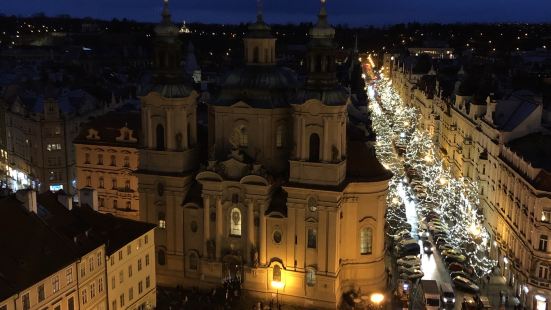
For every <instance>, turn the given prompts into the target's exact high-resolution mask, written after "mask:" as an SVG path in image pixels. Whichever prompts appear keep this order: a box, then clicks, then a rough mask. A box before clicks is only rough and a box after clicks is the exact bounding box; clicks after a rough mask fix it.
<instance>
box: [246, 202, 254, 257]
mask: <svg viewBox="0 0 551 310" xmlns="http://www.w3.org/2000/svg"><path fill="white" fill-rule="evenodd" d="M253 247H254V200H253V199H250V200H248V201H247V254H246V256H245V257H246V258H247V261H250V260H251V252H252V249H253Z"/></svg>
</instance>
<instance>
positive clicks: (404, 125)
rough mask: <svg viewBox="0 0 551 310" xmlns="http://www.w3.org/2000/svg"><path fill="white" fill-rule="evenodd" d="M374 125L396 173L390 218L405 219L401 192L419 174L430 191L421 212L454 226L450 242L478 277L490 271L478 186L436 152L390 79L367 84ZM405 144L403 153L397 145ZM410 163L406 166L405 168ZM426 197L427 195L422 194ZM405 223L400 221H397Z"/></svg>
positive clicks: (383, 157)
mask: <svg viewBox="0 0 551 310" xmlns="http://www.w3.org/2000/svg"><path fill="white" fill-rule="evenodd" d="M368 96H369V98H370V106H369V108H370V112H371V116H372V122H373V129H374V131H375V132H376V134H377V137H378V138H377V143H376V144H375V145H376V150H377V156H378V158H379V160H380V161H381V163H382V164H383V165H384V166H385V167H387V169H390V170H391V171H392V172H393V173H394V178H393V179H392V180H391V181H390V189H389V195H388V197H387V203H388V212H387V221H388V222H389V226H390V228H391V229H392V230H394V231H396V229H397V227H393V226H392V225H394V226H396V223H402V225H403V223H404V222H405V220H406V217H405V216H404V214H405V209H404V203H403V197H402V196H400V193H399V191H398V189H399V188H403V187H402V184H403V183H402V182H403V181H404V179H405V177H404V176H407V175H410V176H413V175H416V177H415V179H416V180H419V182H420V184H421V187H422V188H423V189H424V190H425V191H426V192H425V193H426V194H422V195H418V199H419V200H421V203H419V204H417V207H416V209H417V215H418V217H419V218H424V217H425V216H426V215H427V214H428V213H429V212H435V213H436V214H438V215H439V216H440V218H441V220H442V222H444V223H446V224H447V226H448V227H449V230H448V236H449V238H448V240H447V241H448V243H449V244H451V245H452V246H453V247H454V248H458V249H461V251H462V252H463V254H465V257H466V258H467V264H469V265H471V266H472V267H473V269H474V270H475V274H476V276H478V277H483V276H485V275H486V274H489V273H490V271H491V268H492V267H493V266H495V264H496V262H495V261H494V260H491V259H489V255H488V251H489V246H488V245H489V240H490V238H489V234H488V232H487V231H486V229H485V227H484V226H483V225H482V223H483V222H484V217H483V215H481V213H482V212H478V206H479V198H478V185H477V184H476V183H475V182H473V181H470V180H468V179H465V178H456V177H454V176H453V174H452V173H451V172H450V171H449V170H448V169H447V168H445V165H444V164H443V162H442V160H441V159H439V158H438V156H435V154H438V150H437V148H436V146H435V145H434V143H433V141H432V140H431V135H430V134H428V132H427V131H424V130H420V129H418V127H417V123H418V121H419V118H420V115H419V113H418V111H417V110H416V109H414V108H412V107H408V106H407V105H405V104H404V103H403V102H402V100H401V99H400V96H399V95H398V94H397V93H396V91H395V90H394V88H393V87H392V83H391V82H390V81H389V80H386V79H380V80H378V81H376V82H375V83H374V84H373V85H372V86H370V87H369V88H368ZM398 147H400V148H404V147H405V152H404V153H403V157H400V156H399V155H398V154H397V153H398V152H397V148H398ZM405 167H407V169H405ZM421 197H425V198H424V199H420V198H421ZM398 225H400V224H398Z"/></svg>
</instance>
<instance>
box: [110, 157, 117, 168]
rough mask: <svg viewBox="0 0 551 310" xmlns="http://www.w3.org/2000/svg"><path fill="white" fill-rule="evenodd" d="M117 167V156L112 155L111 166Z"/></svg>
mask: <svg viewBox="0 0 551 310" xmlns="http://www.w3.org/2000/svg"><path fill="white" fill-rule="evenodd" d="M116 165H117V157H115V155H111V166H116Z"/></svg>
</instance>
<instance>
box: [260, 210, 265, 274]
mask: <svg viewBox="0 0 551 310" xmlns="http://www.w3.org/2000/svg"><path fill="white" fill-rule="evenodd" d="M265 204H266V202H265V201H263V202H262V203H261V204H260V250H259V252H260V265H262V266H264V265H266V254H267V253H266V250H267V249H266V215H264V213H265V212H266V205H265Z"/></svg>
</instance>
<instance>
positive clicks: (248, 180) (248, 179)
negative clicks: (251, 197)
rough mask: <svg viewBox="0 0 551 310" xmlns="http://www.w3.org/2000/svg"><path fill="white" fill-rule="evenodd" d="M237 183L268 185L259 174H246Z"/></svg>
mask: <svg viewBox="0 0 551 310" xmlns="http://www.w3.org/2000/svg"><path fill="white" fill-rule="evenodd" d="M239 183H241V184H251V185H264V186H268V185H269V184H270V183H269V182H268V180H266V179H265V178H263V177H261V176H259V175H254V174H251V175H247V176H245V177H243V178H242V179H241V180H240V181H239Z"/></svg>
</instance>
